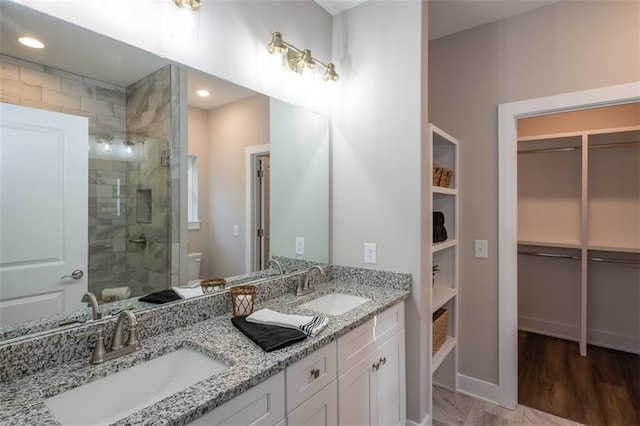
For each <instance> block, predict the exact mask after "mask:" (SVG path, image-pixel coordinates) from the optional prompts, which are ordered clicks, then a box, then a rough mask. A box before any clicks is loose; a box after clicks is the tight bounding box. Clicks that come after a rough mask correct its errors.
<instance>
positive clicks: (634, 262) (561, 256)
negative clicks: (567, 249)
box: [518, 251, 640, 265]
mask: <svg viewBox="0 0 640 426" xmlns="http://www.w3.org/2000/svg"><path fill="white" fill-rule="evenodd" d="M518 254H524V255H527V256H540V257H553V258H556V259H574V260H580V259H582V257H580V256H573V255H570V254H558V253H541V252H533V251H518ZM587 260H591V261H594V262H607V263H624V264H626V265H640V260H629V259H608V258H606V257H588V258H587Z"/></svg>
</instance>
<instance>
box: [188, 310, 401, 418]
mask: <svg viewBox="0 0 640 426" xmlns="http://www.w3.org/2000/svg"><path fill="white" fill-rule="evenodd" d="M405 380H406V378H405V347H404V303H399V304H397V305H395V306H393V307H391V308H389V309H388V310H386V311H384V312H382V313H380V314H378V315H376V316H375V317H374V318H372V319H371V320H369V321H367V322H366V323H364V324H362V325H361V326H359V327H358V328H356V329H354V330H352V331H350V332H349V333H347V334H345V335H344V336H342V337H340V338H339V339H338V340H337V342H336V341H333V342H331V343H329V344H328V345H326V346H324V347H322V348H320V349H318V350H316V351H314V352H313V353H311V354H309V355H307V356H306V357H304V358H302V359H301V360H299V361H297V362H295V363H294V364H291V365H289V366H288V367H287V368H286V369H285V370H284V371H282V372H280V373H278V374H276V375H275V376H273V377H271V378H269V379H267V380H265V381H264V382H262V383H260V384H258V385H257V386H255V387H253V388H251V389H249V390H248V391H246V392H244V393H242V394H240V395H238V396H237V397H235V398H233V399H232V400H230V401H228V402H226V403H224V404H223V405H221V406H220V407H217V408H215V409H214V410H213V411H211V412H209V413H207V414H205V415H204V416H202V417H200V418H198V419H196V420H195V421H193V422H192V423H190V424H191V425H207V426H210V425H275V426H285V425H291V426H301V425H314V426H316V425H327V426H329V425H337V424H341V425H359V426H360V425H404V423H405V420H406V397H405ZM285 407H286V408H285Z"/></svg>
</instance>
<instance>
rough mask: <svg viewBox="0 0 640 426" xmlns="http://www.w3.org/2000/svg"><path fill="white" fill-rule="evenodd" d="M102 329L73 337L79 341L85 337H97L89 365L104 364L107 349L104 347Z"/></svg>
mask: <svg viewBox="0 0 640 426" xmlns="http://www.w3.org/2000/svg"><path fill="white" fill-rule="evenodd" d="M103 333H104V328H103V327H99V328H98V329H97V330H96V331H86V332H83V333H77V334H76V335H75V336H74V337H75V338H76V339H81V338H85V337H91V336H97V337H98V340H96V345H95V346H94V347H93V353H92V354H91V359H90V360H89V362H90V363H91V364H100V363H102V362H104V356H105V354H106V353H107V348H106V347H105V346H104V335H103Z"/></svg>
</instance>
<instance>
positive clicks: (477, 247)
mask: <svg viewBox="0 0 640 426" xmlns="http://www.w3.org/2000/svg"><path fill="white" fill-rule="evenodd" d="M473 256H474V257H477V258H480V259H486V258H488V257H489V247H488V243H487V240H474V241H473Z"/></svg>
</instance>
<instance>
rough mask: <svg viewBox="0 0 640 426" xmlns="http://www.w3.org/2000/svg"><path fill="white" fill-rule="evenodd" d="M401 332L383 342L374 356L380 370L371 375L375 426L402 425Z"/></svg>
mask: <svg viewBox="0 0 640 426" xmlns="http://www.w3.org/2000/svg"><path fill="white" fill-rule="evenodd" d="M404 352H405V349H404V330H402V331H400V332H399V333H397V334H396V335H395V336H393V337H392V338H391V339H389V340H387V341H386V342H385V343H384V344H383V345H382V346H380V348H378V351H377V352H376V354H377V358H378V360H377V361H376V363H379V364H380V368H379V369H376V371H375V373H374V376H375V377H374V380H373V385H374V386H375V391H374V392H373V393H374V395H373V396H374V397H375V400H374V402H373V404H372V405H373V407H372V408H373V410H375V412H376V416H375V417H376V419H377V420H376V422H375V424H377V425H384V426H389V425H404V424H405V420H406V418H407V413H406V398H405V382H406V376H405V360H404Z"/></svg>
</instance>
